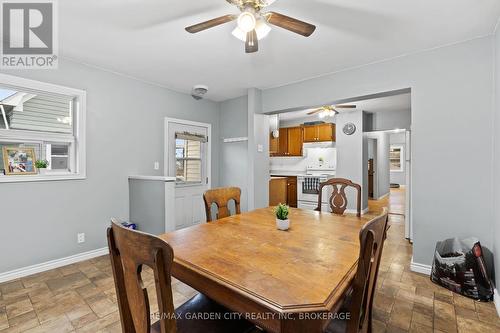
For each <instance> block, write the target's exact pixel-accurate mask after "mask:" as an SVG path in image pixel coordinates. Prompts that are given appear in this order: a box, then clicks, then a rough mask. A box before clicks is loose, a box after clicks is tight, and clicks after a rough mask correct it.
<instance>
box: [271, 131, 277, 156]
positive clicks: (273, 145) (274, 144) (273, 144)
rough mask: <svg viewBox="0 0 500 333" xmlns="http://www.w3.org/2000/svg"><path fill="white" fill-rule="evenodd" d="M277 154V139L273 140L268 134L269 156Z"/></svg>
mask: <svg viewBox="0 0 500 333" xmlns="http://www.w3.org/2000/svg"><path fill="white" fill-rule="evenodd" d="M278 153H279V138H275V137H274V136H273V134H272V133H270V134H269V154H271V156H275V155H277V154H278Z"/></svg>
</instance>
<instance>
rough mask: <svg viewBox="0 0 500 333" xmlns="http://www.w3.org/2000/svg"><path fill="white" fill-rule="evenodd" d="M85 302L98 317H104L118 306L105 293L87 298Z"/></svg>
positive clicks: (116, 309)
mask: <svg viewBox="0 0 500 333" xmlns="http://www.w3.org/2000/svg"><path fill="white" fill-rule="evenodd" d="M87 303H88V305H89V306H90V308H91V309H92V311H94V313H95V314H96V315H97V316H98V317H99V318H104V317H106V316H108V315H109V314H110V313H113V312H115V311H118V306H117V305H116V304H115V303H113V302H112V301H111V300H110V299H109V298H108V297H106V296H105V295H102V296H100V297H98V296H96V297H95V298H94V299H88V300H87Z"/></svg>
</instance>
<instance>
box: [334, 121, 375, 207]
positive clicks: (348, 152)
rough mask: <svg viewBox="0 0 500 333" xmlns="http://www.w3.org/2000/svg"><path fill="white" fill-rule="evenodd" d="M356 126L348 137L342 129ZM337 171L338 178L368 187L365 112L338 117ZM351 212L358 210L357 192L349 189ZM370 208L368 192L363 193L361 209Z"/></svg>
mask: <svg viewBox="0 0 500 333" xmlns="http://www.w3.org/2000/svg"><path fill="white" fill-rule="evenodd" d="M349 122H351V123H353V124H355V125H356V132H355V133H354V134H352V135H346V134H344V132H343V131H342V128H343V127H344V125H345V124H346V123H349ZM337 128H338V129H339V130H338V131H337V142H336V147H337V170H336V176H337V177H339V178H347V179H350V180H352V181H353V182H355V183H357V184H359V185H361V188H363V189H365V188H366V186H368V185H367V184H368V141H367V140H366V139H365V138H364V136H363V131H362V128H363V112H362V111H351V112H342V113H339V114H338V115H337ZM346 193H347V195H348V197H347V199H348V206H347V208H348V209H349V210H355V209H356V192H355V190H353V189H351V188H349V189H348V190H347V191H346ZM367 206H368V192H367V191H366V190H363V191H362V204H361V209H365V208H366V207H367Z"/></svg>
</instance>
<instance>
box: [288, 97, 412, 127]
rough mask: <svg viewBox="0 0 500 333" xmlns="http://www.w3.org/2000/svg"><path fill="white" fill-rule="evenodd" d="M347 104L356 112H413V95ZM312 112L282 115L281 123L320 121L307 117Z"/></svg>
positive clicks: (310, 116) (314, 117)
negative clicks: (352, 106) (303, 120)
mask: <svg viewBox="0 0 500 333" xmlns="http://www.w3.org/2000/svg"><path fill="white" fill-rule="evenodd" d="M346 104H353V105H356V110H361V111H366V112H369V113H377V112H387V111H408V110H411V93H406V94H399V95H394V96H386V97H379V98H372V99H366V100H363V101H354V102H350V103H346ZM311 110H312V109H307V110H300V111H292V112H286V113H280V118H279V119H280V121H287V120H293V119H304V118H311V119H310V121H313V120H319V119H318V116H317V115H307V113H309V112H311ZM353 110H354V109H339V112H349V111H353ZM323 120H325V119H323ZM326 120H328V119H326Z"/></svg>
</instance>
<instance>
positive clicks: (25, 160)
mask: <svg viewBox="0 0 500 333" xmlns="http://www.w3.org/2000/svg"><path fill="white" fill-rule="evenodd" d="M2 153H3V165H4V168H5V174H6V175H7V176H12V175H16V176H17V175H34V174H36V173H37V170H36V167H35V161H36V156H35V150H34V149H33V148H23V147H3V149H2Z"/></svg>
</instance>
